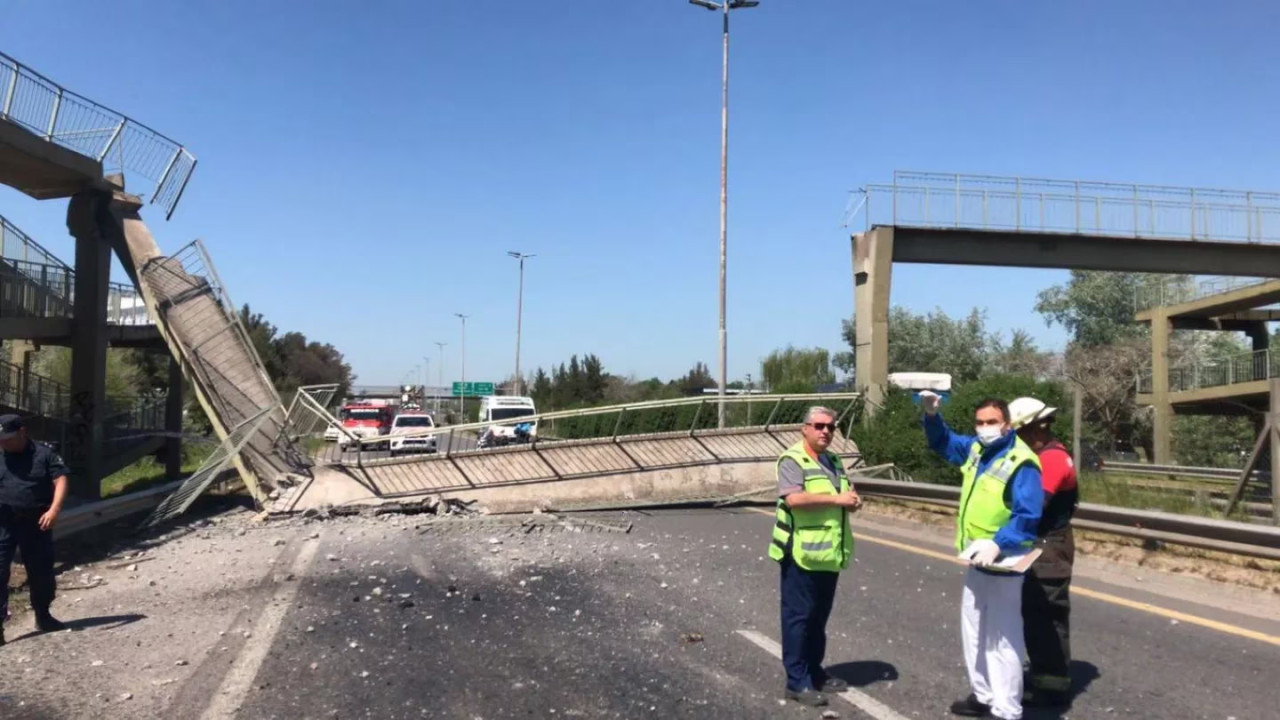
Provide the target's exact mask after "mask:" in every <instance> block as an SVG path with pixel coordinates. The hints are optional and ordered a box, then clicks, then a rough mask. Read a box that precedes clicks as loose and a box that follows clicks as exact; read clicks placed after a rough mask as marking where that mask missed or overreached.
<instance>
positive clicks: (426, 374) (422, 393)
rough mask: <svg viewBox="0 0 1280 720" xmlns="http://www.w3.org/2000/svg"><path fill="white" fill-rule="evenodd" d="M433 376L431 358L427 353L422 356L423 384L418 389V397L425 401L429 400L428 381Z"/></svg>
mask: <svg viewBox="0 0 1280 720" xmlns="http://www.w3.org/2000/svg"><path fill="white" fill-rule="evenodd" d="M430 378H431V358H429V357H427V356H426V355H423V356H422V385H421V386H420V387H419V389H418V399H419V400H421V401H422V402H423V403H426V401H427V383H428V382H429V381H430Z"/></svg>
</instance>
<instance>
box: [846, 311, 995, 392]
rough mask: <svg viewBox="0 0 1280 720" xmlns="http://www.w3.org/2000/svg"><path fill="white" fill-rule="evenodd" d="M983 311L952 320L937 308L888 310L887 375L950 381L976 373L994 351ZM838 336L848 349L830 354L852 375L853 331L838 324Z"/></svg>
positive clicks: (850, 326) (849, 323)
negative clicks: (930, 375)
mask: <svg viewBox="0 0 1280 720" xmlns="http://www.w3.org/2000/svg"><path fill="white" fill-rule="evenodd" d="M986 321H987V318H986V313H985V312H983V311H982V310H979V309H977V308H974V309H973V310H971V311H970V312H969V314H968V316H966V317H964V318H961V319H953V318H952V317H950V316H949V315H947V314H946V313H944V312H943V311H942V310H941V309H937V310H934V311H933V312H931V313H929V314H927V315H919V314H916V313H913V312H911V311H910V310H907V309H906V308H904V307H901V306H894V307H893V308H892V309H891V310H890V311H889V372H940V373H950V374H951V378H952V380H953V381H954V382H965V381H967V380H972V379H974V378H977V377H978V376H979V375H981V374H982V373H983V372H984V370H985V369H986V368H987V364H988V361H989V360H990V358H991V355H992V353H993V351H994V350H995V346H996V342H997V338H996V337H995V336H994V335H992V334H991V333H989V332H987V328H986ZM843 336H844V340H845V342H846V343H848V345H849V351H848V352H843V353H840V354H839V355H837V356H836V359H835V364H836V366H837V367H839V368H840V369H841V370H844V371H845V372H848V373H855V372H856V368H855V365H856V362H857V355H856V350H857V342H856V328H855V326H854V323H853V321H852V320H846V321H844V326H843Z"/></svg>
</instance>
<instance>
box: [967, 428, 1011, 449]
mask: <svg viewBox="0 0 1280 720" xmlns="http://www.w3.org/2000/svg"><path fill="white" fill-rule="evenodd" d="M974 432H976V433H977V434H978V442H980V443H982V446H983V447H987V446H988V445H990V444H991V443H993V442H995V441H997V440H999V439H1000V438H1002V437H1004V427H1003V426H1001V425H983V426H982V427H980V428H976V429H975V430H974Z"/></svg>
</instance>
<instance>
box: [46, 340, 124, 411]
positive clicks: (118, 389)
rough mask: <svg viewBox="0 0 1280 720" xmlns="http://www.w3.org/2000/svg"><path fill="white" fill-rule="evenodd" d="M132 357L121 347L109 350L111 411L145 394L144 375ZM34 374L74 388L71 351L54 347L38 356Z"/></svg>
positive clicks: (108, 399)
mask: <svg viewBox="0 0 1280 720" xmlns="http://www.w3.org/2000/svg"><path fill="white" fill-rule="evenodd" d="M130 357H131V355H130V352H129V351H128V350H123V349H119V348H108V349H107V383H106V385H107V387H106V395H107V404H108V408H109V410H108V411H112V410H116V409H126V408H127V407H128V406H129V405H130V404H131V402H132V399H133V398H136V397H137V396H138V395H141V394H145V393H144V390H145V384H144V379H143V376H142V373H140V372H139V371H138V368H137V367H136V366H135V365H134V364H133V363H132V362H130ZM32 372H34V373H35V374H37V375H43V376H45V377H47V378H49V379H50V380H53V381H55V382H58V383H60V384H62V385H64V386H66V387H67V388H70V387H71V348H66V347H51V348H45V349H43V350H41V351H40V352H39V353H36V358H35V362H33V363H32ZM68 391H69V390H68Z"/></svg>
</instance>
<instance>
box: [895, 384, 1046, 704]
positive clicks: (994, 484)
mask: <svg viewBox="0 0 1280 720" xmlns="http://www.w3.org/2000/svg"><path fill="white" fill-rule="evenodd" d="M938 401H939V397H938V395H936V394H935V393H932V392H929V391H927V390H925V391H922V392H921V393H920V406H921V408H923V410H924V413H925V416H924V432H925V437H926V439H927V440H928V442H929V447H930V448H931V449H932V450H933V451H934V452H936V453H938V454H939V455H941V456H942V457H944V458H946V460H947V462H949V463H951V464H952V465H959V466H960V471H961V473H962V474H963V476H964V484H963V486H962V487H961V488H960V508H959V510H958V511H957V514H956V550H957V551H960V552H962V553H964V555H966V556H968V557H969V563H970V568H969V571H968V572H967V573H966V574H965V578H964V593H963V597H962V601H961V615H960V634H961V637H962V638H963V640H964V661H965V666H966V667H967V668H968V670H969V687H970V690H971V692H970V693H969V696H968V697H966V698H965V699H963V700H959V701H957V702H955V703H953V704H952V705H951V712H952V713H953V714H955V715H964V716H968V717H996V718H1001V719H1002V720H1020V719H1021V718H1022V657H1023V655H1024V654H1025V643H1024V638H1023V626H1022V582H1023V577H1022V575H1019V574H1016V573H1010V572H998V571H996V570H994V569H991V568H992V566H993V565H994V564H995V563H996V561H997V559H998V558H999V557H1000V555H1001V553H1017V552H1021V551H1026V550H1029V549H1031V547H1032V545H1033V544H1034V543H1035V540H1036V530H1037V528H1038V526H1039V524H1040V514H1041V511H1042V509H1043V505H1044V489H1043V488H1042V487H1041V484H1040V461H1039V459H1038V458H1037V457H1036V453H1035V451H1034V450H1032V449H1031V448H1030V447H1028V446H1027V444H1026V443H1025V442H1023V441H1022V439H1021V438H1019V437H1018V434H1017V433H1015V432H1014V431H1013V429H1012V428H1011V427H1010V423H1009V405H1008V403H1006V402H1005V401H1003V400H999V399H996V398H988V399H986V400H983V401H981V402H979V403H978V407H977V410H975V411H974V419H973V425H974V434H973V435H961V434H960V433H956V432H953V431H952V430H951V428H949V427H947V424H946V423H945V422H943V420H942V416H941V415H940V414H939V413H938Z"/></svg>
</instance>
